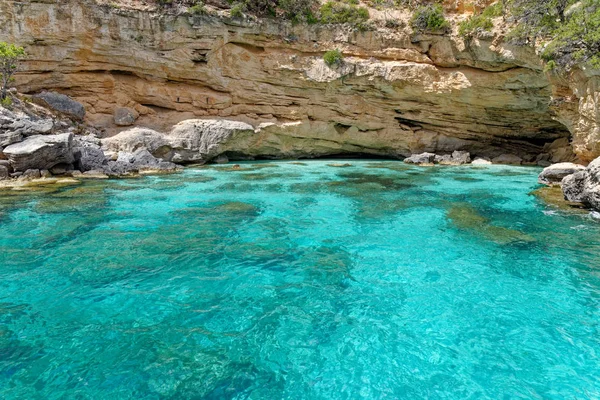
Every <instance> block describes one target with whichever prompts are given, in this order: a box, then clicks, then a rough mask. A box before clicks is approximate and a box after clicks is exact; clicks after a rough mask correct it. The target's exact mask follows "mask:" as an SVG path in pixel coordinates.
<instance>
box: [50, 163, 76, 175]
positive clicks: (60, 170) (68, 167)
mask: <svg viewBox="0 0 600 400" xmlns="http://www.w3.org/2000/svg"><path fill="white" fill-rule="evenodd" d="M69 171H73V164H65V163H61V164H57V165H55V166H54V167H52V168H50V172H51V173H52V175H64V174H66V173H67V172H69Z"/></svg>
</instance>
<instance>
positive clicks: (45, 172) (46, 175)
mask: <svg viewBox="0 0 600 400" xmlns="http://www.w3.org/2000/svg"><path fill="white" fill-rule="evenodd" d="M40 176H41V177H42V178H52V174H51V173H50V171H48V170H47V169H43V170H41V171H40Z"/></svg>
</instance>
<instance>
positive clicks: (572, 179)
mask: <svg viewBox="0 0 600 400" xmlns="http://www.w3.org/2000/svg"><path fill="white" fill-rule="evenodd" d="M561 186H562V190H563V194H564V196H565V199H566V200H568V201H571V202H575V203H582V204H583V205H585V206H587V207H590V208H593V209H595V210H600V157H599V158H596V159H595V160H594V161H592V162H591V163H590V165H588V166H587V168H586V169H585V170H583V171H579V172H575V173H574V174H571V175H567V176H566V177H564V178H563V180H562V182H561Z"/></svg>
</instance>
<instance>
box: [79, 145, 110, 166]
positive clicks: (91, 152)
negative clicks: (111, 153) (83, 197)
mask: <svg viewBox="0 0 600 400" xmlns="http://www.w3.org/2000/svg"><path fill="white" fill-rule="evenodd" d="M107 166H108V160H107V159H106V156H105V155H104V152H103V151H102V150H101V149H100V148H99V147H94V146H85V147H80V148H79V161H78V169H79V170H81V171H82V172H86V171H92V170H100V171H101V170H103V169H104V168H106V167H107Z"/></svg>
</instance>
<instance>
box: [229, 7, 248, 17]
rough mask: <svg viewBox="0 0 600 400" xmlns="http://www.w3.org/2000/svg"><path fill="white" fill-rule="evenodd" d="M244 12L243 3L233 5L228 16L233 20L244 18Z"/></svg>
mask: <svg viewBox="0 0 600 400" xmlns="http://www.w3.org/2000/svg"><path fill="white" fill-rule="evenodd" d="M245 10H246V7H245V6H244V3H235V4H234V5H233V7H231V11H230V15H231V16H232V17H233V18H241V17H243V16H244V11H245Z"/></svg>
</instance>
